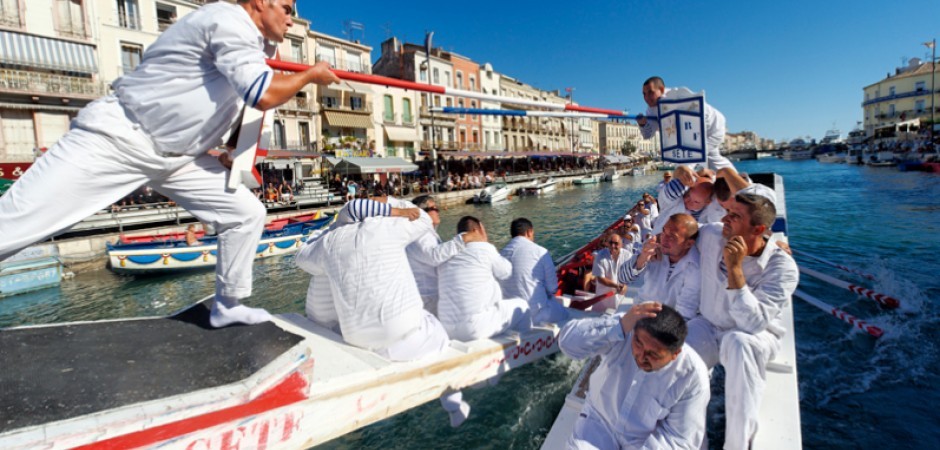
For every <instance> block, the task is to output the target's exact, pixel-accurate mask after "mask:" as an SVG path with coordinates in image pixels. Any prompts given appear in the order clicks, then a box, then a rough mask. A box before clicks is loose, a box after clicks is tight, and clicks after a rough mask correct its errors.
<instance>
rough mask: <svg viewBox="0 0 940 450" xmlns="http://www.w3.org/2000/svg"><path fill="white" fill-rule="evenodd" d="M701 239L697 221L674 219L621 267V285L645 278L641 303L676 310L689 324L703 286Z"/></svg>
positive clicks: (683, 217)
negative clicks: (659, 305) (700, 257)
mask: <svg viewBox="0 0 940 450" xmlns="http://www.w3.org/2000/svg"><path fill="white" fill-rule="evenodd" d="M697 236H698V223H697V222H696V221H695V218H693V217H692V216H690V215H688V214H676V215H673V216H672V217H670V218H669V221H668V222H666V226H665V227H664V228H663V232H662V233H661V234H660V235H659V236H658V237H657V238H654V239H650V240H648V241H646V243H645V244H643V249H642V250H641V251H640V252H638V253H637V254H636V255H634V256H633V259H632V260H630V262H628V263H626V264H624V265H622V266H621V267H620V273H619V275H620V276H619V281H620V282H621V283H627V284H629V283H633V282H634V281H635V280H637V279H638V278H639V277H640V276H642V277H643V285H642V286H641V287H640V290H639V292H637V298H636V301H637V302H641V303H642V302H651V301H655V302H660V303H663V304H664V305H666V306H670V307H672V308H675V309H676V310H677V311H678V312H679V314H681V315H682V317H684V318H685V319H686V320H689V319H691V318H693V317H695V316H696V315H697V314H698V304H699V301H700V296H701V283H702V275H701V272H700V270H699V253H698V249H697V248H696V247H695V239H696V237H697Z"/></svg>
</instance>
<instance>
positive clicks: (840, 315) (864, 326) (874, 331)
mask: <svg viewBox="0 0 940 450" xmlns="http://www.w3.org/2000/svg"><path fill="white" fill-rule="evenodd" d="M793 295H794V296H796V297H799V298H800V299H801V300H803V301H805V302H806V303H809V304H810V305H813V306H815V307H817V308H819V309H821V310H823V311H826V312H828V313H829V314H832V316H833V317H835V318H837V319H839V320H841V321H843V322H845V323H847V324H849V325H852V326H853V327H855V328H858V329H859V330H862V331H864V332H866V333H868V334H870V335H871V336H872V337H875V338H880V337H881V336H882V335H883V334H884V330H882V329H881V328H879V327H876V326H874V325H869V324H868V323H867V322H865V321H864V320H861V319H859V318H858V317H855V316H853V315H851V314H849V313H847V312H845V311H843V310H841V309H839V308H836V307H835V306H832V305H830V304H828V303H825V302H823V301H822V300H819V299H818V298H816V297H813V296H812V295H809V294H807V293H805V292H803V291H800V290H796V291H795V292H794V293H793Z"/></svg>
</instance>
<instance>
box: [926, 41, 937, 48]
mask: <svg viewBox="0 0 940 450" xmlns="http://www.w3.org/2000/svg"><path fill="white" fill-rule="evenodd" d="M935 45H937V41H930V42H924V46H925V47H927V48H933V47H934V46H935Z"/></svg>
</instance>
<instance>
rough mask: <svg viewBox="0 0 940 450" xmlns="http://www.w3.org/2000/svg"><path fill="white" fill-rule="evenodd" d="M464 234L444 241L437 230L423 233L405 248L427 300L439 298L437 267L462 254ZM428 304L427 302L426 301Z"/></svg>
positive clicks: (419, 286)
mask: <svg viewBox="0 0 940 450" xmlns="http://www.w3.org/2000/svg"><path fill="white" fill-rule="evenodd" d="M464 247H465V246H464V243H463V238H462V235H460V234H458V235H456V236H454V238H453V239H451V240H449V241H447V242H444V243H442V242H441V238H440V236H438V234H437V231H434V230H431V232H429V233H425V234H423V235H421V236H420V237H419V238H418V240H416V241H414V242H413V243H411V245H409V246H408V248H406V249H405V251H406V252H407V255H408V264H410V265H411V271H412V272H413V273H414V276H415V281H416V282H417V283H418V291H419V292H420V293H421V297H422V298H423V299H425V300H426V301H432V302H436V301H437V300H438V277H437V268H438V267H439V266H440V265H441V264H442V263H444V262H445V261H447V260H449V259H450V258H452V257H454V256H456V255H458V254H460V252H461V251H462V250H463V249H464ZM425 304H427V302H426V303H425Z"/></svg>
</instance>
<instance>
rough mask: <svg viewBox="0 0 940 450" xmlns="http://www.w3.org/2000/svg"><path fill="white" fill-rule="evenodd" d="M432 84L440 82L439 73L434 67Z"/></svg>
mask: <svg viewBox="0 0 940 450" xmlns="http://www.w3.org/2000/svg"><path fill="white" fill-rule="evenodd" d="M434 84H441V74H440V73H439V72H438V71H437V68H435V69H434Z"/></svg>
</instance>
